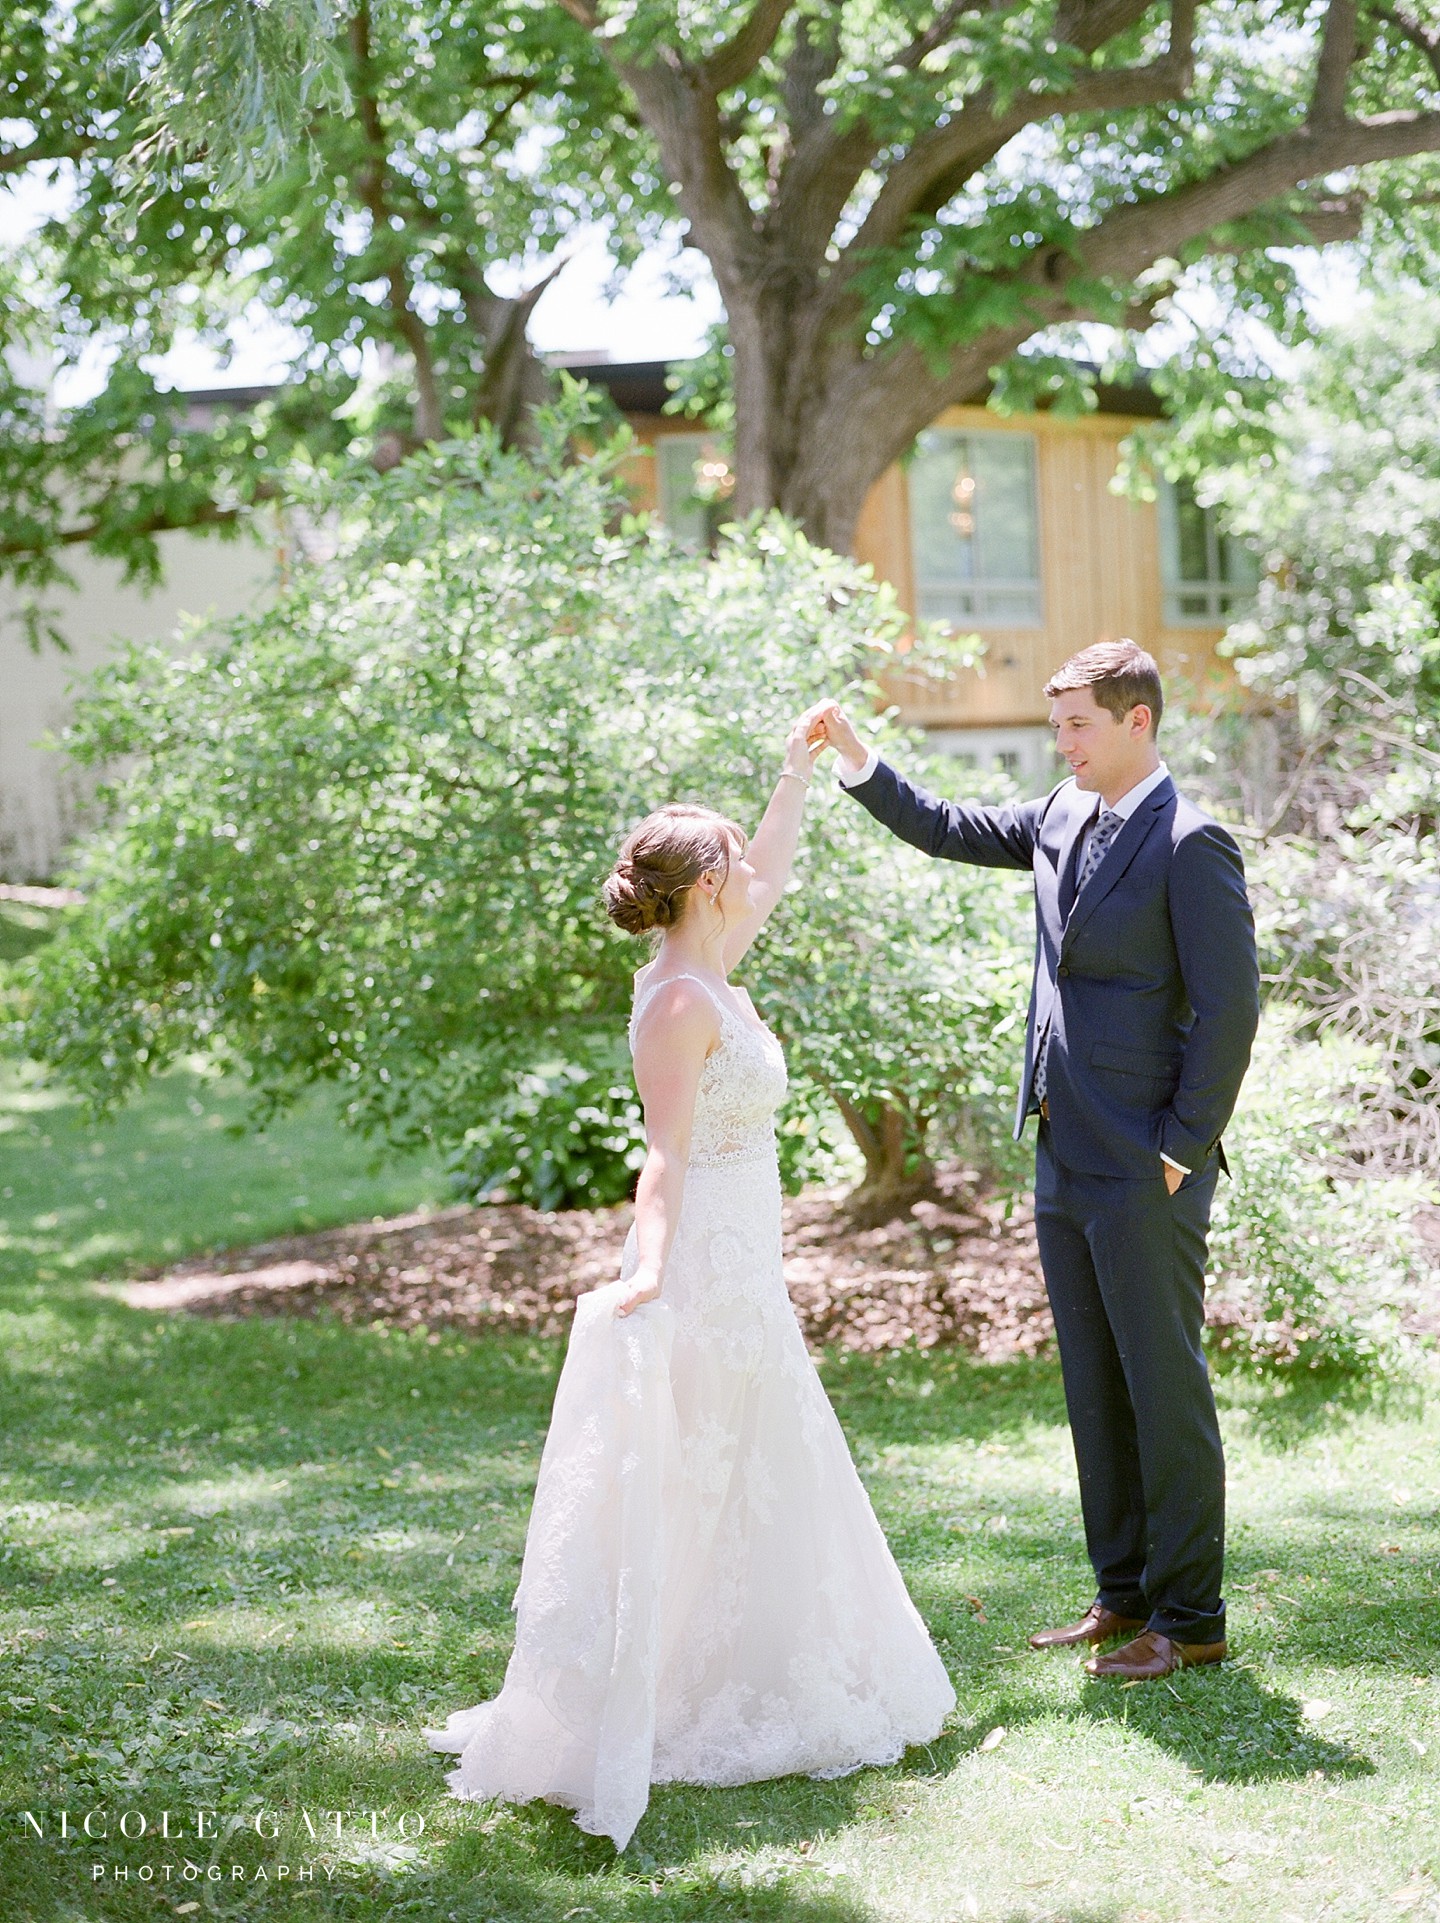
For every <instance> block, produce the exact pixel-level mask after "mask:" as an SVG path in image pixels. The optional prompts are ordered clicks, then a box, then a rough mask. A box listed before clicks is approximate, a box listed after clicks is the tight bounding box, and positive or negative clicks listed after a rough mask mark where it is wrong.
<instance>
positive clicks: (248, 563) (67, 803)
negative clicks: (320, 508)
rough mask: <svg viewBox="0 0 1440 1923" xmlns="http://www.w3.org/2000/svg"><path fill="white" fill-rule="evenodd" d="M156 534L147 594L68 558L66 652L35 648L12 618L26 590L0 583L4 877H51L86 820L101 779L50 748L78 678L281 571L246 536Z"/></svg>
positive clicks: (60, 609)
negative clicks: (158, 566) (158, 575)
mask: <svg viewBox="0 0 1440 1923" xmlns="http://www.w3.org/2000/svg"><path fill="white" fill-rule="evenodd" d="M159 541H160V550H161V554H162V557H163V560H164V565H165V580H164V584H163V585H162V586H161V587H159V588H157V589H155V591H154V592H153V593H151V594H148V595H147V594H145V593H143V592H142V591H141V590H140V589H139V588H137V587H133V586H132V587H123V586H122V585H121V582H120V574H121V569H120V567H119V564H118V563H115V562H111V561H103V560H97V559H96V558H95V557H94V556H93V555H90V554H89V553H85V552H82V553H77V554H75V555H72V556H69V557H67V563H66V564H67V567H68V568H69V571H70V573H71V574H72V575H74V577H75V580H76V583H77V587H76V590H75V591H74V592H70V591H67V590H64V589H58V590H56V591H55V592H53V593H52V594H48V595H47V596H46V602H47V605H49V606H53V607H54V608H55V609H56V612H57V616H58V625H59V627H60V629H61V631H62V633H63V634H64V635H65V638H66V639H67V641H68V642H69V643H70V652H69V653H68V654H61V653H58V652H57V651H56V650H55V649H54V648H53V647H48V646H47V647H42V650H41V652H40V653H39V654H38V655H36V654H32V653H31V651H30V649H29V648H28V647H27V646H26V643H25V641H24V639H23V637H22V634H21V631H20V628H19V625H18V623H17V622H16V620H15V619H14V618H13V617H14V614H15V610H16V607H17V605H18V597H17V596H16V595H15V594H14V593H13V592H12V591H11V590H10V589H9V588H0V880H3V881H11V882H16V881H38V880H45V879H48V878H49V877H50V876H52V875H54V874H55V873H56V871H57V870H58V869H59V867H60V866H61V865H62V863H63V860H64V851H65V847H66V844H67V842H68V841H69V840H70V839H71V837H72V836H73V835H74V833H75V832H76V830H77V828H79V827H80V826H82V825H83V822H84V815H85V806H86V799H87V796H88V794H89V792H90V790H91V787H92V785H93V778H92V777H91V776H90V774H89V773H88V772H87V771H84V770H78V769H75V768H72V767H71V766H70V765H69V764H68V763H67V761H66V760H65V757H64V756H63V754H61V753H58V752H56V751H55V750H54V749H47V748H45V747H43V746H42V745H41V741H42V737H44V736H45V735H47V734H49V735H53V736H55V737H57V738H58V736H59V734H60V731H61V729H62V728H64V726H65V725H66V722H67V720H68V718H69V715H70V710H71V705H72V692H71V691H72V689H73V688H74V686H75V684H76V683H77V682H78V681H83V680H84V678H85V677H86V676H87V675H89V674H90V673H91V672H92V671H93V670H94V669H95V668H97V667H98V666H100V664H101V663H102V662H104V661H105V660H107V659H108V658H109V657H110V656H111V655H112V654H113V653H114V651H115V648H116V645H117V642H118V643H123V642H125V641H173V640H174V638H175V630H176V627H177V625H178V622H179V618H180V616H181V615H182V614H192V615H200V616H203V617H206V618H213V619H217V620H225V619H227V618H228V617H230V616H231V615H234V614H238V613H240V612H241V611H242V610H243V609H244V608H246V607H248V606H249V605H250V604H251V603H252V602H253V601H254V600H255V599H256V597H257V596H258V595H260V594H262V593H264V592H265V590H266V589H267V588H268V587H269V585H270V584H271V582H272V580H273V578H274V574H275V554H274V550H273V548H272V547H270V546H269V545H266V544H262V542H261V541H260V540H258V539H256V538H253V537H251V536H248V535H241V537H240V538H239V539H238V540H235V541H219V540H216V539H214V538H213V537H211V538H206V537H205V536H202V535H194V534H181V533H171V534H162V535H161V536H160V537H159Z"/></svg>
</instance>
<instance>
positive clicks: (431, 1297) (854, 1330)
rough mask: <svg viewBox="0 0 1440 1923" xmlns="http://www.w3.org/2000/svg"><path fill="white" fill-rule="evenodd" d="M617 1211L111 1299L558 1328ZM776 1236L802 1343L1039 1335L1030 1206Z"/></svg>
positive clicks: (426, 1237) (283, 1243)
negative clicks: (782, 1252) (782, 1250)
mask: <svg viewBox="0 0 1440 1923" xmlns="http://www.w3.org/2000/svg"><path fill="white" fill-rule="evenodd" d="M630 1217H631V1211H630V1209H629V1208H628V1207H624V1208H615V1209H573V1210H566V1211H564V1212H561V1213H542V1212H541V1211H539V1210H537V1209H530V1208H523V1207H520V1206H519V1205H516V1204H492V1205H490V1206H487V1207H484V1208H453V1209H440V1210H437V1211H434V1212H433V1213H425V1214H420V1215H404V1216H396V1217H394V1218H392V1219H391V1220H389V1221H378V1222H363V1223H357V1224H354V1225H353V1226H350V1227H347V1228H340V1229H326V1230H322V1231H321V1232H319V1233H317V1234H313V1235H293V1236H286V1237H284V1238H283V1239H282V1240H278V1241H274V1242H264V1243H258V1244H256V1245H255V1246H254V1247H251V1248H247V1249H237V1250H231V1251H229V1252H228V1253H227V1254H225V1255H223V1256H220V1257H214V1256H212V1257H209V1258H200V1259H196V1260H192V1261H189V1262H183V1263H180V1264H178V1265H177V1266H176V1267H174V1268H172V1269H168V1270H166V1271H165V1272H164V1273H163V1274H161V1273H158V1272H157V1273H156V1274H154V1275H153V1276H152V1277H150V1278H147V1279H140V1280H136V1281H131V1282H124V1283H119V1284H116V1285H115V1292H116V1293H117V1294H119V1295H120V1296H121V1297H122V1298H123V1299H124V1300H125V1301H126V1302H128V1303H130V1305H131V1306H132V1307H134V1308H147V1309H170V1310H186V1311H188V1312H190V1313H192V1314H196V1315H229V1316H236V1315H316V1314H321V1313H325V1314H331V1315H335V1316H338V1317H339V1318H340V1319H341V1320H342V1321H344V1322H356V1323H371V1322H385V1323H393V1324H395V1325H397V1326H399V1327H401V1328H406V1329H421V1328H423V1329H426V1330H442V1329H463V1330H467V1331H470V1332H479V1331H481V1330H488V1329H518V1330H522V1331H525V1332H527V1333H532V1334H537V1335H558V1334H561V1333H563V1332H564V1330H565V1329H567V1328H568V1326H569V1322H570V1315H571V1312H572V1310H573V1308H574V1305H575V1298H576V1296H577V1295H580V1294H581V1293H582V1292H583V1291H584V1290H586V1289H594V1288H598V1287H599V1286H600V1284H601V1283H603V1282H609V1281H611V1280H612V1279H613V1278H614V1277H615V1276H616V1275H617V1274H618V1272H619V1263H620V1250H621V1246H622V1244H623V1243H624V1240H625V1233H626V1230H627V1229H628V1228H629V1226H630ZM1417 1226H1418V1227H1419V1228H1420V1231H1421V1234H1422V1237H1424V1239H1425V1240H1426V1241H1427V1242H1429V1243H1430V1244H1431V1246H1432V1247H1433V1248H1434V1249H1435V1251H1436V1257H1437V1268H1440V1210H1435V1209H1424V1210H1421V1211H1420V1213H1419V1215H1418V1217H1417ZM784 1246H785V1279H786V1283H787V1285H788V1287H789V1290H790V1297H791V1300H792V1301H793V1302H794V1304H795V1309H796V1313H797V1314H798V1316H799V1318H800V1325H801V1327H802V1328H803V1330H804V1332H805V1338H806V1340H807V1342H809V1343H810V1345H811V1347H812V1348H814V1349H817V1350H818V1349H821V1348H824V1347H827V1346H829V1345H835V1346H838V1347H840V1348H845V1349H855V1350H861V1351H878V1350H886V1349H900V1348H905V1347H907V1346H911V1345H913V1346H915V1347H917V1348H921V1349H930V1348H934V1347H936V1346H937V1345H938V1344H942V1343H953V1344H958V1345H959V1346H960V1347H962V1348H964V1349H966V1350H968V1351H969V1352H970V1353H971V1354H972V1355H977V1356H980V1357H983V1358H984V1359H985V1360H987V1361H1004V1360H1006V1359H1007V1358H1010V1357H1017V1356H1033V1355H1038V1354H1039V1353H1041V1352H1042V1351H1043V1350H1045V1349H1046V1348H1047V1347H1048V1346H1049V1345H1050V1343H1051V1342H1052V1340H1053V1337H1054V1324H1053V1323H1052V1321H1051V1319H1050V1309H1049V1305H1048V1303H1047V1301H1046V1299H1045V1287H1044V1283H1043V1282H1042V1280H1041V1277H1040V1261H1039V1256H1038V1254H1037V1252H1036V1247H1035V1224H1034V1219H1033V1216H1032V1214H1031V1211H1030V1207H1029V1204H1028V1202H1014V1203H1011V1204H1010V1205H1009V1206H1008V1208H1007V1205H1006V1203H1005V1201H1004V1200H1003V1198H1000V1197H997V1196H991V1195H983V1194H977V1193H975V1192H974V1191H973V1190H972V1189H969V1188H967V1187H966V1186H965V1185H964V1183H963V1181H961V1180H958V1179H956V1178H942V1187H941V1190H940V1192H939V1194H938V1195H937V1196H935V1197H932V1198H928V1199H925V1200H921V1201H917V1202H915V1203H913V1204H912V1205H911V1207H910V1208H909V1210H908V1212H907V1213H906V1214H904V1215H902V1216H900V1217H899V1218H897V1219H896V1220H894V1221H891V1222H887V1223H884V1224H882V1225H880V1226H878V1227H875V1226H866V1225H865V1224H863V1223H862V1222H857V1220H856V1219H855V1217H854V1216H853V1215H852V1214H851V1213H850V1212H849V1211H848V1210H847V1208H846V1207H845V1198H844V1195H843V1192H841V1191H839V1190H836V1191H833V1192H832V1191H829V1190H824V1189H811V1190H807V1191H806V1192H805V1193H804V1194H803V1195H800V1196H796V1197H794V1198H792V1199H791V1200H789V1201H787V1202H786V1204H785V1213H784ZM1216 1313H1217V1311H1216V1309H1215V1308H1214V1307H1213V1306H1212V1315H1214V1314H1216ZM1221 1313H1223V1311H1221ZM1406 1323H1407V1326H1408V1327H1409V1328H1410V1330H1411V1332H1412V1333H1415V1334H1421V1333H1427V1334H1436V1333H1440V1294H1437V1296H1436V1298H1435V1300H1434V1301H1433V1302H1427V1303H1426V1305H1425V1307H1424V1310H1423V1312H1422V1311H1420V1310H1418V1309H1417V1310H1413V1311H1412V1312H1411V1313H1410V1314H1408V1315H1407V1317H1406Z"/></svg>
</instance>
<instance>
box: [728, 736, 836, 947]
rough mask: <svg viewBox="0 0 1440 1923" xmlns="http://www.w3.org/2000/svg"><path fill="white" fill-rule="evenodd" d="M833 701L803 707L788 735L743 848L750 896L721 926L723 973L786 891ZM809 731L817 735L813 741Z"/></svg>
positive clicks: (823, 748)
mask: <svg viewBox="0 0 1440 1923" xmlns="http://www.w3.org/2000/svg"><path fill="white" fill-rule="evenodd" d="M834 705H835V704H834V703H833V702H832V701H820V702H817V703H816V704H815V706H814V707H813V708H807V709H806V710H805V712H804V714H802V715H800V716H799V717H798V718H797V720H796V721H795V723H794V725H793V726H792V728H791V730H790V734H789V737H788V739H787V740H786V743H785V762H784V766H783V767H782V768H781V771H780V779H779V780H778V781H777V782H776V783H775V792H774V794H772V795H771V797H770V803H769V806H768V807H767V808H766V810H765V814H764V816H763V818H762V820H761V822H760V826H759V827H758V828H757V829H756V830H755V833H754V835H753V836H752V837H751V840H750V845H749V847H748V848H747V849H746V850H745V858H746V860H747V861H748V862H749V863H750V866H751V867H752V868H753V869H754V871H755V878H754V880H753V881H752V882H751V884H750V900H749V904H748V906H747V908H746V910H745V912H744V914H743V915H740V916H738V917H737V918H736V920H735V921H734V922H733V923H732V924H731V925H730V926H729V927H728V928H727V929H726V931H725V950H724V953H725V970H726V973H727V974H728V973H729V971H730V970H731V969H732V968H733V967H734V966H735V964H736V962H738V961H739V960H740V958H741V956H742V955H743V954H744V953H745V951H746V949H747V948H749V946H750V944H751V942H753V941H754V939H755V937H756V936H757V935H758V934H759V933H760V930H761V929H762V928H763V927H764V926H765V924H766V922H767V921H768V920H769V919H770V915H771V913H772V911H773V910H774V908H775V905H776V903H777V902H778V901H779V899H780V897H781V896H782V895H783V894H784V892H785V884H786V882H787V881H788V880H789V879H790V870H791V868H792V867H793V866H794V863H795V850H796V847H797V846H798V845H799V841H800V823H801V819H802V818H803V816H804V813H805V790H806V789H807V788H808V787H809V785H810V776H811V773H812V771H813V769H814V767H815V763H816V761H817V760H818V759H819V757H820V756H821V755H822V754H823V753H824V751H825V749H826V748H827V747H828V746H829V743H828V742H827V741H826V739H825V737H824V735H823V734H819V733H818V730H819V726H820V716H821V715H822V714H823V713H824V712H825V710H826V709H828V708H831V707H833V706H834ZM812 735H815V736H816V737H817V738H816V739H815V740H814V741H813V743H812V740H811V736H812Z"/></svg>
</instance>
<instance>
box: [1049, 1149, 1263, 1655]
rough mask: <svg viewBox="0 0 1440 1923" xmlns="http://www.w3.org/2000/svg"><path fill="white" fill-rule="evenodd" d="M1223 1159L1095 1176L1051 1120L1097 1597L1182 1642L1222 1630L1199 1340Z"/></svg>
mask: <svg viewBox="0 0 1440 1923" xmlns="http://www.w3.org/2000/svg"><path fill="white" fill-rule="evenodd" d="M1218 1173H1219V1170H1218V1159H1217V1157H1216V1156H1215V1155H1212V1156H1211V1158H1210V1160H1209V1162H1208V1163H1207V1164H1206V1165H1205V1167H1204V1168H1203V1169H1201V1170H1200V1171H1199V1172H1198V1173H1197V1174H1194V1175H1189V1176H1187V1177H1186V1178H1185V1180H1184V1182H1183V1183H1182V1184H1181V1186H1180V1188H1179V1189H1178V1190H1177V1191H1176V1193H1175V1194H1174V1195H1171V1194H1170V1193H1169V1191H1168V1189H1167V1188H1166V1185H1165V1180H1164V1178H1163V1176H1159V1175H1157V1176H1155V1177H1154V1178H1153V1179H1149V1180H1134V1181H1130V1180H1125V1179H1120V1178H1116V1177H1113V1176H1105V1175H1083V1174H1081V1173H1079V1172H1078V1171H1077V1170H1075V1169H1070V1168H1066V1167H1065V1166H1064V1165H1063V1164H1062V1163H1061V1162H1059V1161H1058V1160H1057V1159H1056V1157H1055V1154H1054V1150H1053V1147H1052V1144H1051V1139H1050V1130H1049V1128H1048V1126H1047V1125H1046V1124H1045V1123H1044V1122H1042V1123H1041V1124H1040V1140H1039V1144H1038V1147H1037V1151H1036V1160H1035V1226H1036V1232H1037V1236H1038V1240H1039V1244H1040V1263H1041V1267H1042V1268H1043V1270H1044V1272H1045V1286H1046V1289H1047V1290H1048V1292H1049V1296H1050V1306H1051V1309H1052V1311H1053V1312H1054V1316H1055V1333H1056V1337H1057V1339H1058V1341H1059V1345H1060V1367H1061V1373H1062V1375H1063V1377H1064V1381H1065V1406H1066V1409H1067V1411H1068V1414H1069V1417H1070V1431H1071V1434H1072V1436H1073V1438H1074V1442H1075V1464H1076V1468H1077V1469H1078V1471H1079V1476H1080V1504H1081V1510H1082V1513H1083V1515H1084V1518H1085V1543H1086V1547H1087V1549H1088V1551H1089V1554H1090V1560H1091V1563H1092V1564H1093V1565H1094V1569H1095V1580H1096V1585H1097V1589H1098V1600H1099V1601H1100V1602H1101V1603H1103V1604H1104V1605H1105V1607H1106V1608H1107V1609H1113V1610H1114V1611H1115V1613H1116V1614H1117V1615H1120V1616H1133V1617H1138V1618H1140V1619H1142V1620H1144V1621H1145V1622H1147V1623H1148V1625H1149V1626H1150V1628H1152V1629H1158V1630H1162V1631H1163V1632H1164V1633H1165V1634H1166V1635H1169V1636H1173V1637H1175V1638H1177V1639H1178V1640H1179V1641H1181V1642H1194V1643H1203V1642H1218V1641H1220V1640H1221V1639H1222V1638H1223V1637H1224V1634H1225V1604H1224V1600H1223V1598H1222V1596H1221V1593H1220V1589H1221V1580H1222V1570H1223V1563H1224V1553H1225V1459H1224V1454H1223V1452H1222V1449H1221V1444H1220V1427H1219V1423H1218V1421H1217V1419H1216V1414H1215V1398H1214V1395H1213V1394H1212V1392H1211V1388H1210V1376H1209V1371H1208V1369H1207V1368H1206V1365H1205V1356H1204V1351H1203V1350H1202V1348H1201V1343H1200V1337H1201V1330H1202V1329H1203V1327H1204V1322H1205V1254H1206V1235H1207V1232H1208V1230H1209V1227H1210V1206H1211V1203H1212V1201H1213V1199H1214V1195H1215V1183H1216V1179H1217V1176H1218Z"/></svg>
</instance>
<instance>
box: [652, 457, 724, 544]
mask: <svg viewBox="0 0 1440 1923" xmlns="http://www.w3.org/2000/svg"><path fill="white" fill-rule="evenodd" d="M719 459H720V454H719V449H718V447H717V444H716V442H715V441H714V440H713V439H712V438H711V437H710V436H709V435H708V434H665V435H662V436H661V438H660V439H659V440H658V441H656V443H655V460H656V463H657V467H658V471H659V472H658V478H659V489H658V493H659V496H660V518H661V520H662V521H663V522H664V523H665V525H666V527H668V528H669V529H670V531H671V533H672V534H673V535H674V536H675V538H676V540H677V541H680V542H683V543H684V545H685V546H686V547H692V548H697V549H699V550H700V551H701V552H702V553H704V552H708V551H709V550H710V548H712V547H713V546H714V544H715V534H716V530H717V529H718V528H719V526H720V523H721V522H722V520H723V519H724V518H725V515H724V504H723V502H721V501H718V500H714V499H705V498H702V497H701V496H700V495H698V494H697V493H696V491H695V490H696V483H697V481H698V479H699V475H700V468H701V464H702V462H708V463H714V462H716V461H718V460H719Z"/></svg>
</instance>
